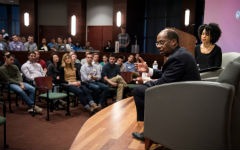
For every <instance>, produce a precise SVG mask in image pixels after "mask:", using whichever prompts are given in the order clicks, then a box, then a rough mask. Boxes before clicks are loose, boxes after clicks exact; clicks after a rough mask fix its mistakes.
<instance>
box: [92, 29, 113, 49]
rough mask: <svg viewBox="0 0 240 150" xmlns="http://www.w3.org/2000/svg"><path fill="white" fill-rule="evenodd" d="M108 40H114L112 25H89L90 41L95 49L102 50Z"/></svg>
mask: <svg viewBox="0 0 240 150" xmlns="http://www.w3.org/2000/svg"><path fill="white" fill-rule="evenodd" d="M107 40H112V26H88V41H89V42H91V46H92V47H93V48H94V49H96V50H99V51H102V49H103V47H104V45H105V44H106V41H107Z"/></svg>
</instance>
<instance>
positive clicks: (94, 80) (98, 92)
mask: <svg viewBox="0 0 240 150" xmlns="http://www.w3.org/2000/svg"><path fill="white" fill-rule="evenodd" d="M81 79H82V82H84V83H85V84H86V86H87V87H88V88H89V89H91V90H92V91H94V95H95V97H97V103H98V104H99V107H102V106H104V105H105V103H106V101H107V95H108V91H109V88H108V86H107V85H106V84H104V83H102V82H100V80H101V70H100V68H99V66H97V65H96V64H94V63H93V55H92V54H90V53H89V54H88V55H87V63H85V64H84V65H83V66H82V67H81Z"/></svg>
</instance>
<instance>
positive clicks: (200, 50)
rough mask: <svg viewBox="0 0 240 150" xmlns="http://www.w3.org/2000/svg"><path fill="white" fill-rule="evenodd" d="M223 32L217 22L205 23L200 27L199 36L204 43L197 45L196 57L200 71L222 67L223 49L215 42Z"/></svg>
mask: <svg viewBox="0 0 240 150" xmlns="http://www.w3.org/2000/svg"><path fill="white" fill-rule="evenodd" d="M221 33H222V32H221V29H220V28H219V26H218V24H216V23H209V24H203V25H201V26H200V27H199V28H198V36H199V38H200V39H201V42H202V43H201V44H199V45H197V46H196V47H195V59H196V61H197V64H198V65H199V69H200V71H201V70H202V71H203V70H205V69H210V68H212V69H214V68H216V69H219V68H220V67H221V65H222V50H221V48H220V47H219V46H218V45H217V44H215V43H216V42H217V41H218V39H219V38H220V36H221Z"/></svg>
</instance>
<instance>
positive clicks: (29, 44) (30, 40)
mask: <svg viewBox="0 0 240 150" xmlns="http://www.w3.org/2000/svg"><path fill="white" fill-rule="evenodd" d="M24 46H25V50H26V51H35V50H38V47H37V44H36V43H35V42H34V37H33V36H32V35H29V36H28V40H27V42H25V43H24Z"/></svg>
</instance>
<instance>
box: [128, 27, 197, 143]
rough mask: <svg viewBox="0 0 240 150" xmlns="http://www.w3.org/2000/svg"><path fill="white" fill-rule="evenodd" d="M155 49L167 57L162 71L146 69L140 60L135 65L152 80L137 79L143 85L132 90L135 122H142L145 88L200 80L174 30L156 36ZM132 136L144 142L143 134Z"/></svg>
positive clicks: (190, 56) (194, 64)
mask: <svg viewBox="0 0 240 150" xmlns="http://www.w3.org/2000/svg"><path fill="white" fill-rule="evenodd" d="M156 47H157V48H158V49H159V51H160V54H163V55H164V56H166V57H167V60H166V62H165V63H164V65H163V67H162V70H157V69H152V68H148V66H147V64H146V63H145V62H144V61H143V60H142V59H141V62H140V63H138V64H136V65H137V68H138V71H139V72H147V73H148V74H149V75H150V76H151V78H152V79H153V80H150V81H149V80H148V81H144V80H143V79H142V78H141V77H140V78H137V82H138V83H140V84H141V83H143V84H142V85H139V86H137V87H136V88H135V89H134V90H133V95H134V101H135V104H136V109H137V121H144V98H145V90H146V89H147V88H149V87H152V86H155V85H160V84H164V83H171V82H178V81H194V80H200V75H199V72H198V68H197V65H196V62H195V59H194V57H193V56H192V55H191V54H190V53H189V52H187V50H186V49H185V48H182V47H180V46H179V37H178V35H177V33H176V32H175V31H174V30H172V29H164V30H162V31H161V32H160V33H159V34H158V35H157V42H156ZM132 135H133V137H134V138H136V139H138V140H144V135H143V133H137V132H133V133H132Z"/></svg>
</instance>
